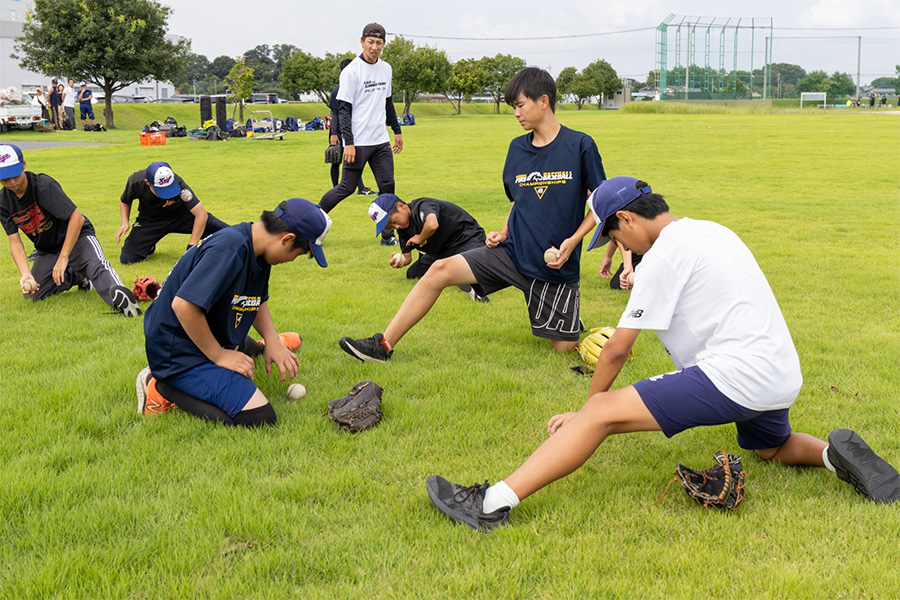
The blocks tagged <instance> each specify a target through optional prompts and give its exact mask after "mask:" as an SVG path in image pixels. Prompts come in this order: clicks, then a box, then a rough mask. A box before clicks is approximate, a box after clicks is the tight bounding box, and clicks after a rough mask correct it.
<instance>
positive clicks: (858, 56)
mask: <svg viewBox="0 0 900 600" xmlns="http://www.w3.org/2000/svg"><path fill="white" fill-rule="evenodd" d="M857 41H858V46H857V48H856V97H857V98H859V63H860V57H861V56H862V36H859V38H857Z"/></svg>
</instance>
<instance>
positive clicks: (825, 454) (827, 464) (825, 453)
mask: <svg viewBox="0 0 900 600" xmlns="http://www.w3.org/2000/svg"><path fill="white" fill-rule="evenodd" d="M822 462H823V463H825V468H826V469H828V470H829V471H831V472H832V473H837V471H835V470H834V465H832V464H831V461H829V460H828V446H825V449H824V450H822Z"/></svg>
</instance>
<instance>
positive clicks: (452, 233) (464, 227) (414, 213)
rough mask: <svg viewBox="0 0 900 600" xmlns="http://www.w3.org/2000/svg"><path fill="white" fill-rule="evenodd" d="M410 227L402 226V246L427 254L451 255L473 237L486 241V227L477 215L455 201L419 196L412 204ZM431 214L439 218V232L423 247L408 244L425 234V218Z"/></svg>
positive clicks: (408, 250)
mask: <svg viewBox="0 0 900 600" xmlns="http://www.w3.org/2000/svg"><path fill="white" fill-rule="evenodd" d="M409 212H410V215H409V227H407V228H406V229H398V230H397V237H398V238H399V239H400V248H402V250H403V252H404V253H406V252H410V251H412V250H413V249H417V250H419V252H423V253H425V254H433V255H436V256H451V255H453V254H456V253H457V252H459V250H460V249H461V248H462V247H463V246H464V245H465V244H466V243H467V242H471V241H472V240H478V241H482V242H483V241H484V240H485V235H484V229H482V228H481V225H479V224H478V221H476V220H475V217H473V216H472V215H470V214H469V213H467V212H466V211H465V210H463V209H462V208H460V207H459V206H457V205H455V204H453V203H452V202H446V201H444V200H435V199H434V198H417V199H415V200H413V201H412V202H410V203H409ZM428 215H434V216H436V217H437V220H438V228H437V231H435V232H434V235H432V236H431V237H430V238H428V240H427V243H426V244H425V245H423V246H422V247H421V248H420V247H419V246H415V245H413V246H407V245H406V242H407V241H408V240H409V238H411V237H413V236H415V235H418V234H420V233H422V227H423V226H424V225H425V219H427V218H428Z"/></svg>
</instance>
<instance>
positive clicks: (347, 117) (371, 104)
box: [319, 23, 403, 246]
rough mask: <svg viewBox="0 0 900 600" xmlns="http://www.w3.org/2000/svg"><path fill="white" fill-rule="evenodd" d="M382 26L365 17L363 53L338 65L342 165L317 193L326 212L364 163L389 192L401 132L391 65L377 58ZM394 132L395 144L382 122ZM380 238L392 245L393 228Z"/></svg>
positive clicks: (343, 195)
mask: <svg viewBox="0 0 900 600" xmlns="http://www.w3.org/2000/svg"><path fill="white" fill-rule="evenodd" d="M384 38H385V32H384V27H382V26H381V25H379V24H378V23H369V24H368V25H366V26H365V27H364V28H363V32H362V37H361V38H360V40H359V41H360V44H361V45H362V50H363V51H362V54H360V55H359V56H357V57H356V58H354V59H353V61H352V62H351V63H350V64H349V65H347V67H346V68H345V69H344V70H343V71H341V79H340V84H339V87H340V89H339V90H338V95H337V99H338V102H339V108H338V115H339V117H338V118H339V120H340V126H341V137H342V138H343V140H342V141H343V144H344V168H343V171H342V172H341V182H340V183H339V184H338V185H337V186H335V187H334V188H332V189H331V190H329V191H328V192H326V193H325V195H324V196H322V200H321V201H320V203H319V204H320V205H321V207H322V210H324V211H325V212H326V213H327V212H331V209H333V208H334V207H335V206H337V205H338V203H339V202H340V201H341V200H343V199H344V198H346V197H347V196H349V195H351V194H352V193H353V192H354V190H356V187H357V184H358V183H359V180H360V178H361V177H362V171H363V168H365V166H366V164H368V165H369V168H371V169H372V173H374V175H375V182H376V183H377V184H378V193H379V194H393V193H394V157H393V156H392V154H391V152H392V151H393V154H399V153H400V151H401V150H403V135H402V134H401V130H400V124H399V123H398V122H397V111H396V110H395V109H394V100H393V98H392V97H391V75H392V71H391V65H389V64H387V63H386V62H384V61H383V60H381V59H380V58H379V56H381V51H382V50H383V49H384ZM386 125H387V126H389V127H390V128H391V130H392V131H393V132H394V145H393V147H391V141H390V137H389V136H388V133H387V130H386V129H385V126H386ZM381 243H382V244H383V245H386V246H393V245H395V244H396V243H397V238H396V237H395V236H394V235H393V231H390V230H389V231H388V232H387V234H386V235H385V236H382V238H381Z"/></svg>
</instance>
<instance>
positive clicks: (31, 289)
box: [22, 279, 37, 294]
mask: <svg viewBox="0 0 900 600" xmlns="http://www.w3.org/2000/svg"><path fill="white" fill-rule="evenodd" d="M22 290H24V292H25V293H26V294H33V293H35V292H36V291H37V281H35V280H34V279H26V280H25V282H24V283H23V284H22Z"/></svg>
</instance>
